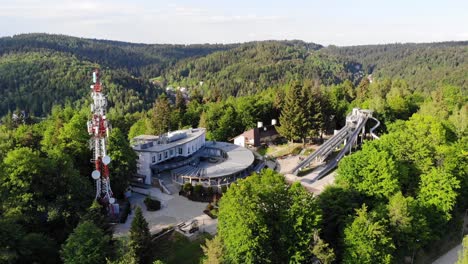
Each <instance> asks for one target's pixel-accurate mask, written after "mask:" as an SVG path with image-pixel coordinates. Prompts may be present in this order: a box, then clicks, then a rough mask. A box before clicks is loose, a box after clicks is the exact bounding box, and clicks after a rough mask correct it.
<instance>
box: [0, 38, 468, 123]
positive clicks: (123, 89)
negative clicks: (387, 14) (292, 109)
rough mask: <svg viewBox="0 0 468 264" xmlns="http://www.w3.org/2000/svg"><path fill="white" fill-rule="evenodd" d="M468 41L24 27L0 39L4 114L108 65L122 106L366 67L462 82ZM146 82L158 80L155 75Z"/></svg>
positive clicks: (37, 107) (467, 68) (467, 71)
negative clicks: (176, 91)
mask: <svg viewBox="0 0 468 264" xmlns="http://www.w3.org/2000/svg"><path fill="white" fill-rule="evenodd" d="M466 58H468V42H447V43H433V44H392V45H371V46H357V47H340V48H337V47H334V46H330V47H323V46H321V45H318V44H314V43H306V42H303V41H299V40H295V41H258V42H249V43H243V44H229V45H210V44H200V45H166V44H135V43H128V42H118V41H108V40H95V39H84V38H77V37H70V36H64V35H49V34H23V35H17V36H13V37H3V38H0V116H4V115H5V114H6V113H7V112H8V111H15V110H26V111H27V112H28V113H31V114H34V115H36V116H45V115H47V114H49V113H50V110H51V108H52V105H54V104H62V105H63V104H64V103H65V102H70V103H76V102H78V103H80V102H83V101H84V100H85V98H87V96H88V92H87V91H88V89H87V87H89V84H90V74H91V69H92V68H94V67H99V68H101V69H103V70H104V71H105V72H104V76H107V77H106V78H107V79H105V80H104V81H105V84H106V86H107V87H108V88H109V90H108V95H109V99H110V100H109V102H110V106H111V107H114V106H115V107H114V108H115V109H118V110H119V111H121V112H124V113H125V112H135V111H140V110H145V109H148V108H149V107H151V105H152V104H153V103H154V101H155V99H156V97H157V96H158V95H159V94H160V93H161V92H162V91H163V90H162V88H165V87H166V86H170V85H172V86H186V87H187V88H189V89H191V88H194V87H199V85H200V84H202V88H203V90H204V96H205V97H210V96H211V97H213V94H214V95H217V96H221V97H223V98H227V97H228V96H231V95H233V96H243V95H249V94H256V93H258V92H260V91H262V90H265V89H266V88H270V87H283V86H284V85H285V84H288V83H289V82H290V81H291V80H300V79H302V80H307V81H312V82H313V83H319V84H324V85H332V84H338V83H342V82H344V81H345V80H351V81H352V82H353V83H354V84H355V85H356V84H357V83H358V82H359V81H360V80H361V78H362V77H363V76H365V75H366V74H367V73H372V74H373V76H374V78H375V79H379V78H381V79H383V78H390V79H395V78H396V79H398V78H401V79H404V80H405V81H406V82H408V84H409V85H410V86H411V88H412V90H419V91H424V92H428V91H432V90H433V89H435V88H436V87H437V86H438V85H440V84H452V85H458V86H460V87H466V80H468V62H467V60H466ZM150 80H152V81H151V82H150Z"/></svg>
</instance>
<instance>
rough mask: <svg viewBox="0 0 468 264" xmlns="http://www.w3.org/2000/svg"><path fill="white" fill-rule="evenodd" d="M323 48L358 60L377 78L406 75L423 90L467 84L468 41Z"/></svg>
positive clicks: (351, 59)
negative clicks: (444, 85) (445, 85)
mask: <svg viewBox="0 0 468 264" xmlns="http://www.w3.org/2000/svg"><path fill="white" fill-rule="evenodd" d="M321 52H323V53H325V54H332V55H335V56H338V57H340V58H341V59H342V60H350V61H358V62H360V63H362V66H363V70H364V71H365V73H367V74H373V77H374V78H389V79H394V78H399V79H404V80H406V81H407V82H408V84H410V85H411V86H412V87H414V88H416V89H418V90H420V91H425V92H428V91H431V90H434V89H435V88H436V87H437V86H438V85H442V84H451V85H459V86H461V87H466V86H467V80H468V61H467V58H468V41H459V42H440V43H421V44H414V43H407V44H387V45H364V46H350V47H335V46H329V47H327V48H326V49H322V50H321Z"/></svg>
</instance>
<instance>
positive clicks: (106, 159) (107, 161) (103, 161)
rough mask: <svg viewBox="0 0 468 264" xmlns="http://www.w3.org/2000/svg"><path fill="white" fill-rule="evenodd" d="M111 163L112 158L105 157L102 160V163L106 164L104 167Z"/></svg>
mask: <svg viewBox="0 0 468 264" xmlns="http://www.w3.org/2000/svg"><path fill="white" fill-rule="evenodd" d="M110 162H111V158H110V157H109V156H104V157H103V158H102V163H104V165H107V164H109V163H110Z"/></svg>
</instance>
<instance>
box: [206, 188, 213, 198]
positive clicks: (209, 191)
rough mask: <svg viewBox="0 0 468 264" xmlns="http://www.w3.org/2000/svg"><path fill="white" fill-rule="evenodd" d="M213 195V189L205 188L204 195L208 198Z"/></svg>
mask: <svg viewBox="0 0 468 264" xmlns="http://www.w3.org/2000/svg"><path fill="white" fill-rule="evenodd" d="M213 194H214V191H213V187H211V186H209V187H208V188H206V195H207V196H208V197H211V196H213Z"/></svg>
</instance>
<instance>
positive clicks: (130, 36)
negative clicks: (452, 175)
mask: <svg viewBox="0 0 468 264" xmlns="http://www.w3.org/2000/svg"><path fill="white" fill-rule="evenodd" d="M36 32H41V33H53V34H65V35H71V36H77V37H85V38H98V39H111V40H119V41H128V42H138V43H178V44H192V43H238V42H246V41H253V40H267V39H276V40H284V39H300V40H304V41H307V42H315V43H319V44H322V45H337V46H348V45H363V44H383V43H397V42H398V43H405V42H437V41H452V40H468V1H467V0H463V1H462V0H437V1H434V0H425V1H422V0H413V1H412V0H391V1H383V0H373V1H370V0H348V1H345V0H327V1H316V0H308V1H306V0H302V1H301V0H287V1H276V0H271V1H264V0H259V1H256V0H250V1H249V0H236V1H225V0H217V1H211V0H198V1H195V0H177V1H171V0H165V1H161V0H133V1H124V0H99V1H98V0H95V1H91V0H55V1H51V0H0V36H12V35H16V34H22V33H36Z"/></svg>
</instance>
